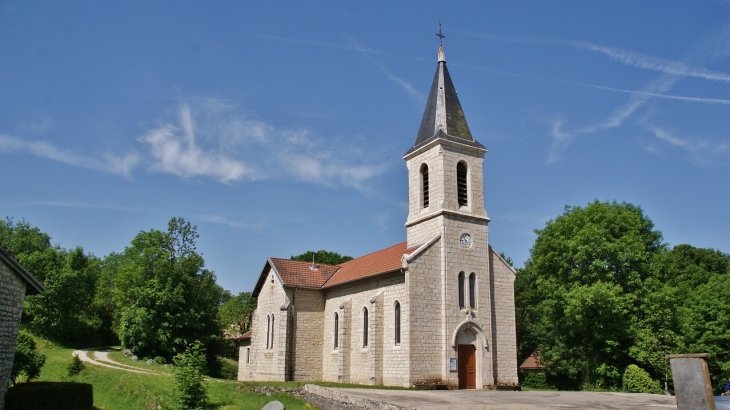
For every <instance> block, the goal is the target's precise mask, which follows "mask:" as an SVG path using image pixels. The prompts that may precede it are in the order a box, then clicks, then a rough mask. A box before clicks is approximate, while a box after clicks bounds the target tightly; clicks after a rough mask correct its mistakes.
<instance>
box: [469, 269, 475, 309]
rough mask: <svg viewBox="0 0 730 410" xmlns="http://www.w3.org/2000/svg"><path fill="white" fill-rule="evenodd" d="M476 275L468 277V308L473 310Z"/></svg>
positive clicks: (472, 274)
mask: <svg viewBox="0 0 730 410" xmlns="http://www.w3.org/2000/svg"><path fill="white" fill-rule="evenodd" d="M476 290H477V275H475V274H474V272H472V273H471V275H469V307H471V308H472V309H474V308H475V307H476V306H477V304H476V300H477V299H476Z"/></svg>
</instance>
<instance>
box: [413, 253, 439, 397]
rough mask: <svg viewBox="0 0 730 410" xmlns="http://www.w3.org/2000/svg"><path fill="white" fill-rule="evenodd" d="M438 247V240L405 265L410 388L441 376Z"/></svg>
mask: <svg viewBox="0 0 730 410" xmlns="http://www.w3.org/2000/svg"><path fill="white" fill-rule="evenodd" d="M441 246H442V243H441V241H440V240H438V241H436V242H434V243H433V244H431V245H430V246H429V247H428V248H427V249H425V250H424V251H423V252H422V253H421V254H420V255H418V256H415V257H414V259H413V260H411V261H410V262H409V263H408V271H407V273H406V275H407V278H408V280H407V283H408V298H409V299H410V305H411V310H410V316H409V322H410V323H409V325H410V329H411V349H410V361H411V372H410V373H411V374H410V378H411V381H410V382H411V384H413V383H414V382H416V381H418V380H423V379H441V378H442V376H443V371H444V364H443V359H444V351H443V345H442V340H443V333H444V332H443V315H442V312H441V309H442V307H443V304H444V300H443V296H444V295H443V293H444V292H443V288H444V278H443V276H442V275H441V256H442V255H441Z"/></svg>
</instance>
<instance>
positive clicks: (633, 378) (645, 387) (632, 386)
mask: <svg viewBox="0 0 730 410" xmlns="http://www.w3.org/2000/svg"><path fill="white" fill-rule="evenodd" d="M623 384H624V390H626V391H627V392H630V393H649V394H661V392H662V389H661V387H660V386H659V382H658V381H656V380H653V379H652V378H651V376H649V373H647V371H646V370H644V369H642V368H641V367H639V366H637V365H635V364H630V365H629V366H628V367H627V368H626V371H625V372H624V377H623Z"/></svg>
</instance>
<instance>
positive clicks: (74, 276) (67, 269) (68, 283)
mask: <svg viewBox="0 0 730 410" xmlns="http://www.w3.org/2000/svg"><path fill="white" fill-rule="evenodd" d="M0 242H1V243H3V244H4V245H5V246H6V247H7V248H8V249H10V251H11V252H13V254H15V256H16V257H17V258H18V260H19V261H20V263H22V264H23V266H25V267H26V268H28V270H30V271H31V272H33V274H34V275H35V276H36V277H37V278H38V279H39V280H40V281H41V282H42V283H43V285H44V286H45V288H46V291H45V292H43V293H41V294H39V295H32V296H28V297H27V298H26V299H25V306H24V308H23V322H24V323H26V324H27V325H28V327H29V329H30V330H32V331H33V333H35V334H38V335H41V336H44V337H46V338H49V339H53V340H57V341H68V340H69V339H72V338H74V336H75V335H77V334H78V333H79V328H80V327H83V323H84V322H85V321H86V316H87V314H88V313H90V312H89V310H88V306H89V304H90V302H91V300H92V298H93V296H94V284H95V281H96V275H97V270H98V265H99V259H98V258H96V257H95V256H93V255H90V254H87V253H85V252H84V250H83V249H82V248H80V247H77V248H75V249H73V250H71V251H67V250H65V249H63V248H61V247H60V246H57V245H56V246H51V237H50V236H49V235H48V234H46V233H44V232H42V231H41V230H40V229H39V228H38V227H34V226H32V225H31V224H30V223H28V222H26V221H25V220H23V221H21V222H18V223H15V222H13V220H12V219H10V218H7V219H6V220H5V221H0Z"/></svg>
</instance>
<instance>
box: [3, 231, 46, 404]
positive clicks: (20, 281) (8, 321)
mask: <svg viewBox="0 0 730 410" xmlns="http://www.w3.org/2000/svg"><path fill="white" fill-rule="evenodd" d="M44 290H45V289H44V288H43V285H41V284H40V282H38V281H37V280H36V279H35V278H34V277H33V275H31V274H30V272H28V271H27V270H25V268H24V267H23V266H22V265H20V263H18V261H17V260H15V257H14V256H13V255H11V254H10V252H8V251H7V250H6V249H5V248H4V247H3V246H2V245H0V410H2V409H3V408H5V394H6V393H7V391H8V384H9V382H10V372H11V371H12V369H13V358H14V356H15V345H16V341H17V339H18V331H19V329H20V317H21V315H22V313H23V300H24V299H25V295H26V293H27V294H37V293H40V292H43V291H44Z"/></svg>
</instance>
